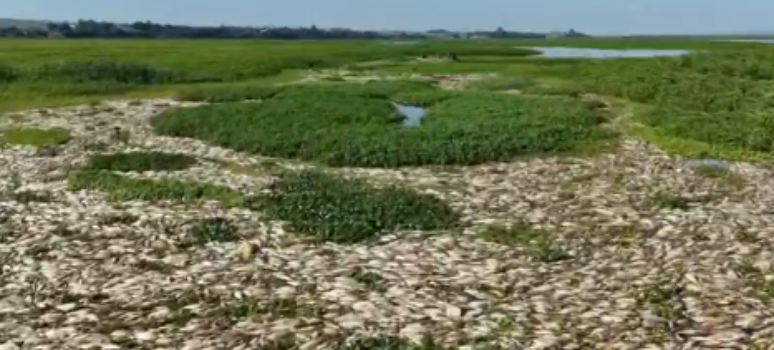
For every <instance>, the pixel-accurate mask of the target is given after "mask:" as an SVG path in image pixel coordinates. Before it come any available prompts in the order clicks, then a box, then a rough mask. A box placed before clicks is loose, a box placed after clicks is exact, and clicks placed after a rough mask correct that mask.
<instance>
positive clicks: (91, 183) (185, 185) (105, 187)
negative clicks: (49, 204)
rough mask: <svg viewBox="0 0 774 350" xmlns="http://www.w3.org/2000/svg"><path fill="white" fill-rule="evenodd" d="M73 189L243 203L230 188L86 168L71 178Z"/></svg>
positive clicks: (133, 197)
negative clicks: (138, 176) (141, 177)
mask: <svg viewBox="0 0 774 350" xmlns="http://www.w3.org/2000/svg"><path fill="white" fill-rule="evenodd" d="M69 187H70V189H71V190H94V191H102V192H106V193H107V194H108V197H109V198H110V200H112V201H118V202H121V201H163V200H170V201H175V202H178V203H182V204H194V203H198V202H201V201H207V200H211V201H218V202H220V203H222V204H223V205H225V206H230V207H233V206H240V205H242V204H243V203H244V199H243V197H242V195H241V194H240V193H239V192H237V191H234V190H232V189H230V188H227V187H223V186H216V185H210V184H205V183H197V182H186V181H177V180H168V179H164V180H149V179H137V178H129V177H126V176H123V175H119V174H116V173H113V172H110V171H105V170H82V171H79V172H77V173H75V174H74V175H72V176H71V177H70V179H69Z"/></svg>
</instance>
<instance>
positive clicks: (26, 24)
mask: <svg viewBox="0 0 774 350" xmlns="http://www.w3.org/2000/svg"><path fill="white" fill-rule="evenodd" d="M49 23H51V22H50V21H40V20H34V19H13V18H0V28H10V27H16V28H19V29H29V28H46V26H47V25H48V24H49Z"/></svg>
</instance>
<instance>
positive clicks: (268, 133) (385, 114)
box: [152, 84, 612, 167]
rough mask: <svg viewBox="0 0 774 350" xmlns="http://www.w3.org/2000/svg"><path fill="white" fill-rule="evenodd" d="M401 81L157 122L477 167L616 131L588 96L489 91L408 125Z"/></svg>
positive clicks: (341, 160) (249, 148) (212, 136)
mask: <svg viewBox="0 0 774 350" xmlns="http://www.w3.org/2000/svg"><path fill="white" fill-rule="evenodd" d="M418 86H420V87H417V91H421V90H420V89H422V87H421V85H418ZM393 87H394V85H389V84H374V85H370V87H369V85H368V84H335V85H313V86H302V87H301V86H300V87H297V88H293V89H289V90H284V91H282V92H281V93H279V94H278V95H276V96H275V97H273V98H271V99H268V100H265V101H264V102H262V103H260V104H219V105H210V106H203V107H198V108H185V109H173V110H170V111H167V112H166V113H164V114H162V115H160V116H158V117H156V118H154V119H153V120H152V125H153V127H154V130H155V131H156V132H157V133H159V134H162V135H167V136H176V137H191V138H198V139H201V140H204V141H208V142H212V143H214V144H217V145H220V146H223V147H228V148H232V149H234V150H238V151H244V152H249V153H254V154H260V155H265V156H270V157H279V158H286V159H298V160H303V161H314V162H319V163H323V164H326V165H330V166H359V167H400V166H411V165H459V164H461V165H474V164H480V163H484V162H490V161H508V160H512V159H514V158H516V157H520V156H540V155H557V154H573V153H576V152H579V151H582V150H585V149H590V148H591V147H589V145H591V144H602V143H605V142H608V141H609V140H610V139H611V138H612V135H611V134H610V133H608V132H606V131H605V130H603V129H602V128H600V127H599V126H600V125H601V124H603V123H604V122H605V120H604V118H601V116H600V115H598V114H597V113H596V111H595V110H594V109H593V108H591V107H590V106H588V105H586V104H584V103H583V102H582V101H578V100H573V99H569V98H562V97H552V98H540V97H521V96H507V95H503V94H497V93H486V92H480V93H464V94H452V95H453V98H452V97H450V96H447V95H446V94H445V93H443V92H438V93H437V94H438V95H437V96H434V97H433V100H434V102H435V103H434V104H433V105H432V106H431V107H430V108H429V110H428V115H427V117H426V118H425V119H424V120H423V123H422V126H421V127H416V128H406V127H403V126H402V125H401V123H402V121H403V117H402V116H400V115H399V114H398V113H397V111H396V110H395V109H394V107H393V106H392V105H391V104H390V103H389V101H388V100H387V99H385V98H383V97H384V96H385V95H389V94H391V93H392V90H391V89H393ZM425 91H428V90H425ZM428 94H430V93H429V92H428ZM438 96H440V97H442V98H438ZM421 99H422V100H424V102H425V103H430V102H429V101H430V99H428V98H427V97H422V98H421ZM420 102H421V101H420Z"/></svg>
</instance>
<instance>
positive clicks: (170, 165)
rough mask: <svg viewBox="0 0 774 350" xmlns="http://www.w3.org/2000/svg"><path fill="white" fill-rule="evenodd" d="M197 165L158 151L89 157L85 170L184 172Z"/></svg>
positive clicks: (188, 158) (194, 160)
mask: <svg viewBox="0 0 774 350" xmlns="http://www.w3.org/2000/svg"><path fill="white" fill-rule="evenodd" d="M196 163H197V160H196V158H194V157H191V156H189V155H186V154H179V153H165V152H158V151H147V152H139V151H138V152H125V153H112V154H95V155H92V156H91V157H89V161H88V163H87V164H86V166H85V168H84V169H86V170H109V171H121V172H128V171H138V172H142V171H175V170H185V169H188V168H190V167H192V166H194V165H195V164H196Z"/></svg>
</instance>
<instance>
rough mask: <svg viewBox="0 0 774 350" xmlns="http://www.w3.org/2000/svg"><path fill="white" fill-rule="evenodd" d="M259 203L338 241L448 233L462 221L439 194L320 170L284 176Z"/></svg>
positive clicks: (310, 232)
mask: <svg viewBox="0 0 774 350" xmlns="http://www.w3.org/2000/svg"><path fill="white" fill-rule="evenodd" d="M254 204H257V205H258V206H259V207H260V208H261V209H262V210H264V211H266V212H267V213H268V214H269V215H271V216H273V217H275V218H276V219H279V220H283V221H287V222H288V223H289V224H290V227H292V229H293V230H294V231H297V232H300V233H304V234H308V235H310V236H312V237H314V238H315V239H316V240H317V241H330V242H337V243H356V242H363V241H367V240H371V239H376V238H378V236H379V235H380V234H383V233H389V232H391V231H398V230H439V229H447V228H451V227H453V226H455V223H456V221H457V214H456V213H455V212H454V211H453V210H452V209H451V208H449V207H448V206H447V205H446V204H445V203H443V202H442V201H441V200H440V199H438V198H436V197H434V196H431V195H424V194H419V193H416V192H414V191H413V190H409V189H404V188H400V187H385V188H375V187H372V186H370V185H368V184H367V183H365V182H363V181H360V180H349V179H343V178H337V177H334V176H332V175H326V174H323V173H319V172H314V171H303V172H300V173H289V174H284V176H283V177H282V178H280V179H279V180H278V181H277V182H275V183H274V184H272V186H271V188H270V193H269V194H266V195H264V196H262V197H260V198H257V202H256V203H254Z"/></svg>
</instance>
